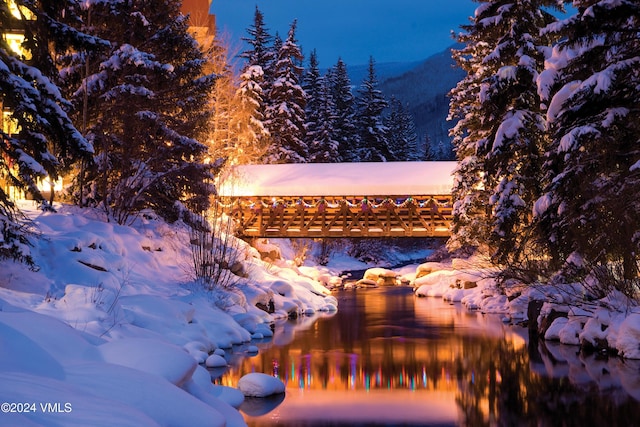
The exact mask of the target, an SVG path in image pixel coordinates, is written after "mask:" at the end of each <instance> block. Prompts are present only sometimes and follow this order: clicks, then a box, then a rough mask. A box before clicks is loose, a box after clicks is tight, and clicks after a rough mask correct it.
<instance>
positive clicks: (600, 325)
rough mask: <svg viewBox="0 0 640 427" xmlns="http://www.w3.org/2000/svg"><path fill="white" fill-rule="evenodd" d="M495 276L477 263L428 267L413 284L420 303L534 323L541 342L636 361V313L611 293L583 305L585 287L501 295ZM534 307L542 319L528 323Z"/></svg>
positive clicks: (515, 287) (639, 312)
mask: <svg viewBox="0 0 640 427" xmlns="http://www.w3.org/2000/svg"><path fill="white" fill-rule="evenodd" d="M493 272H494V271H492V270H491V269H490V268H489V267H488V266H486V265H483V264H482V263H481V262H479V261H478V260H473V259H471V260H467V261H466V262H464V263H462V262H458V263H455V262H453V263H434V262H428V263H424V264H422V265H419V266H418V267H417V268H416V273H415V276H414V277H415V278H414V279H413V281H412V283H413V286H414V290H415V294H416V296H418V297H441V298H443V299H444V300H447V301H454V302H461V303H462V304H463V305H464V306H466V307H467V308H468V309H469V310H479V311H481V312H483V313H492V314H501V315H502V316H503V320H504V321H505V322H511V323H515V322H521V321H527V322H534V325H541V324H542V323H543V320H544V319H549V322H550V323H549V324H548V326H545V327H544V328H543V330H542V333H543V338H544V339H545V340H549V341H558V342H559V343H561V344H563V345H569V346H581V347H583V348H587V349H591V350H613V351H616V352H617V353H618V354H619V355H620V356H622V357H623V358H627V359H640V307H638V306H637V305H636V304H634V303H632V302H630V301H629V300H627V299H626V298H625V297H624V296H623V295H621V294H619V293H617V292H615V291H614V292H612V293H611V294H609V295H607V296H606V297H604V298H603V299H601V300H598V301H591V302H585V298H584V295H583V294H584V286H582V285H580V284H576V283H567V284H562V285H555V286H550V285H535V286H525V285H521V284H511V285H509V286H504V287H503V288H501V289H498V288H497V287H496V284H495V281H494V280H493V279H492V278H491V276H492V274H491V273H493ZM532 301H540V302H542V308H541V310H540V315H539V316H538V317H537V318H535V319H529V313H528V309H529V305H530V303H531V302H532Z"/></svg>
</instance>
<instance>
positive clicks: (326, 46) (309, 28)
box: [211, 0, 478, 68]
mask: <svg viewBox="0 0 640 427" xmlns="http://www.w3.org/2000/svg"><path fill="white" fill-rule="evenodd" d="M256 5H257V6H258V8H259V9H260V11H261V12H262V14H263V15H264V21H265V25H266V27H267V29H268V30H269V33H270V34H271V35H275V34H276V32H277V33H278V34H280V37H281V38H283V39H284V38H286V36H287V33H288V31H289V27H290V25H291V23H292V22H293V20H294V19H297V20H298V27H297V32H296V34H297V39H298V45H299V46H301V47H302V49H303V53H304V54H305V57H306V58H308V55H309V52H311V50H313V49H316V50H317V53H318V59H319V61H320V67H321V68H322V67H330V66H333V65H335V63H336V62H337V60H338V57H342V59H343V60H344V61H345V63H346V64H347V65H360V64H366V63H367V62H368V61H369V56H373V58H374V59H375V61H376V63H384V62H407V61H416V60H422V59H426V58H428V57H429V56H431V55H433V54H435V53H438V52H441V51H442V50H444V49H445V48H446V47H448V46H450V45H452V44H453V43H454V40H453V39H452V38H451V31H452V30H453V31H456V32H458V31H459V30H460V25H463V24H467V23H468V22H469V20H468V18H469V17H470V16H472V15H473V12H474V10H475V8H476V6H477V5H478V4H477V3H474V2H473V1H472V0H444V1H441V0H320V1H318V0H213V3H212V5H211V13H213V14H215V15H216V25H217V26H218V34H220V35H221V36H222V37H224V38H225V40H228V41H229V43H230V45H231V51H232V52H234V51H242V50H244V46H243V44H242V41H241V38H242V37H246V36H247V29H248V28H249V27H250V26H251V25H252V24H253V15H254V12H255V8H256Z"/></svg>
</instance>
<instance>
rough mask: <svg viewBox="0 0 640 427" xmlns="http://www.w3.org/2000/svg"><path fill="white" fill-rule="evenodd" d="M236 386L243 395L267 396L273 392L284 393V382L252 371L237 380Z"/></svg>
mask: <svg viewBox="0 0 640 427" xmlns="http://www.w3.org/2000/svg"><path fill="white" fill-rule="evenodd" d="M238 388H239V389H240V391H242V393H244V395H245V396H250V397H267V396H271V395H274V394H280V393H284V389H285V387H284V383H283V382H282V381H280V380H279V379H278V378H276V377H272V376H271V375H267V374H262V373H259V372H252V373H250V374H246V375H245V376H243V377H242V378H240V380H239V381H238Z"/></svg>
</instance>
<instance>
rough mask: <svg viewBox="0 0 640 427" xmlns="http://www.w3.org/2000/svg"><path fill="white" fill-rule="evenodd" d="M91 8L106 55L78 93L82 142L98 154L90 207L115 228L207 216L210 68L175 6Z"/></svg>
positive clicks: (158, 2)
mask: <svg viewBox="0 0 640 427" xmlns="http://www.w3.org/2000/svg"><path fill="white" fill-rule="evenodd" d="M89 5H90V7H89V9H88V10H87V18H86V19H87V20H86V22H85V24H86V25H87V28H88V29H90V30H91V31H92V32H94V33H95V34H96V35H98V36H100V37H103V38H108V39H109V40H110V42H111V46H110V48H109V49H108V51H106V52H99V54H98V55H97V56H96V57H94V58H89V59H88V61H89V62H88V63H87V64H86V66H87V68H88V70H89V74H88V75H87V76H85V77H84V80H83V81H82V84H81V85H80V87H78V88H77V91H76V92H75V95H76V102H77V105H78V107H79V109H80V110H81V109H82V107H81V106H82V104H83V102H84V101H83V100H84V94H85V89H86V96H87V98H86V101H87V106H88V108H87V110H88V121H87V138H88V139H89V140H90V141H92V142H93V144H94V147H95V150H96V157H95V167H94V168H90V170H89V172H88V175H87V180H88V181H89V183H90V184H91V190H92V191H91V193H90V194H89V195H88V197H89V198H88V201H90V202H93V203H95V204H98V205H100V206H101V207H102V208H104V209H105V211H106V212H107V213H108V214H109V216H110V217H111V218H113V219H115V220H116V221H117V222H119V223H125V222H127V221H128V220H129V219H130V218H131V215H134V214H135V213H136V212H138V211H139V210H140V209H144V208H153V209H155V210H156V211H157V212H158V213H159V214H161V215H162V216H163V217H164V218H165V219H167V220H176V219H178V218H180V217H183V218H185V219H188V215H184V214H188V212H189V211H191V212H201V211H202V210H204V209H205V208H206V207H207V206H208V203H209V195H210V194H211V193H212V192H213V188H212V186H211V184H210V183H211V182H212V180H211V179H212V166H211V164H208V163H206V161H205V159H206V156H207V147H206V145H204V144H202V143H200V142H199V141H200V140H202V141H204V140H205V139H206V136H207V135H208V133H209V128H208V124H209V119H210V115H211V110H210V108H209V96H210V93H211V90H212V87H213V83H214V76H213V75H206V74H205V73H204V67H205V65H206V62H207V59H206V57H205V56H204V53H203V52H202V51H201V50H200V48H199V46H198V44H197V42H196V41H195V39H194V38H193V37H192V36H191V35H190V34H189V33H188V31H187V30H188V23H187V18H186V17H185V16H183V15H182V14H181V13H180V4H179V3H178V2H166V1H163V0H146V1H140V2H95V3H89ZM89 20H90V22H89ZM81 69H82V68H81ZM73 71H77V70H75V69H73V68H71V69H70V70H69V75H70V76H71V77H73V75H72V72H73ZM72 81H73V80H72Z"/></svg>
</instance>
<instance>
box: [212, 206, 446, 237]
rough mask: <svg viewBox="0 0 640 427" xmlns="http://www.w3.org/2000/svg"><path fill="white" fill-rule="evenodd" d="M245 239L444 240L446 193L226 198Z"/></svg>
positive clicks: (232, 215)
mask: <svg viewBox="0 0 640 427" xmlns="http://www.w3.org/2000/svg"><path fill="white" fill-rule="evenodd" d="M216 203H218V204H219V205H220V206H219V207H222V208H223V209H224V210H225V211H226V212H227V213H228V214H229V215H230V216H231V217H233V218H234V219H235V220H236V224H237V227H238V234H239V235H241V236H245V237H310V238H311V237H448V236H449V228H450V225H451V219H452V200H451V196H450V195H424V196H412V197H401V198H398V197H395V196H394V197H391V196H370V197H345V196H314V197H311V196H310V197H299V196H295V197H278V198H269V197H261V196H246V197H224V198H222V197H221V198H219V199H217V201H216Z"/></svg>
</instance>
